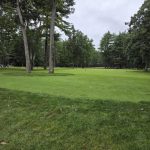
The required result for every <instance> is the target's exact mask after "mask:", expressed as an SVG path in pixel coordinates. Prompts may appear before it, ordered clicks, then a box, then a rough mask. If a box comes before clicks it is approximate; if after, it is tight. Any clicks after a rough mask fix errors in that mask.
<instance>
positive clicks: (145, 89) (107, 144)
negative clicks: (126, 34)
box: [0, 68, 150, 150]
mask: <svg viewBox="0 0 150 150" xmlns="http://www.w3.org/2000/svg"><path fill="white" fill-rule="evenodd" d="M0 149H2V150H49V149H50V150H80V149H81V150H149V149H150V74H149V73H145V72H142V71H134V70H105V69H67V68H63V69H60V68H57V69H56V73H55V74H54V75H52V76H49V75H48V74H47V72H46V71H43V70H35V71H34V72H33V73H32V74H30V75H27V74H26V73H25V72H24V70H22V69H15V70H11V69H8V70H4V69H3V70H0Z"/></svg>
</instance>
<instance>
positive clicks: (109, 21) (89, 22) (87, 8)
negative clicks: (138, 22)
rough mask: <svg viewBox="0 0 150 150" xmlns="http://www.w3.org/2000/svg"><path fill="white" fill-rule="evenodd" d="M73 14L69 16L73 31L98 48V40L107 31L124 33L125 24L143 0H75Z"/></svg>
mask: <svg viewBox="0 0 150 150" xmlns="http://www.w3.org/2000/svg"><path fill="white" fill-rule="evenodd" d="M75 2H76V5H75V13H74V14H72V15H70V18H69V22H71V23H72V24H73V25H74V26H75V29H79V30H80V31H82V32H83V33H84V34H86V35H88V37H89V38H91V39H93V40H94V45H95V46H96V47H98V46H99V42H100V39H101V38H102V36H103V34H104V33H106V32H107V31H108V30H109V31H110V32H114V33H118V32H120V31H125V30H126V29H127V27H128V26H125V22H129V21H130V17H131V16H132V15H133V14H134V13H136V12H137V11H138V9H139V8H140V6H141V5H142V4H143V2H144V0H75Z"/></svg>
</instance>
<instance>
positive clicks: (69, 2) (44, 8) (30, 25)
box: [0, 0, 74, 73]
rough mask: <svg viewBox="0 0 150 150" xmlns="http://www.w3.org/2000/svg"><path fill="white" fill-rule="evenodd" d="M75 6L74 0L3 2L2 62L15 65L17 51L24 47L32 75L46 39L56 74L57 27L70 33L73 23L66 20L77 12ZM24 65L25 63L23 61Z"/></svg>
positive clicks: (0, 3) (47, 54)
mask: <svg viewBox="0 0 150 150" xmlns="http://www.w3.org/2000/svg"><path fill="white" fill-rule="evenodd" d="M73 6H74V0H57V1H56V0H44V1H41V0H1V1H0V14H1V18H0V28H1V29H0V32H1V39H0V60H1V61H2V63H3V64H7V63H8V61H9V63H10V62H12V59H15V57H16V55H15V52H16V51H17V49H16V48H19V46H20V48H19V49H18V50H19V51H20V52H21V51H23V50H22V48H23V49H24V56H25V65H26V71H27V72H28V73H30V72H31V70H32V69H33V66H34V59H35V57H36V56H35V55H36V52H35V51H36V50H37V49H38V48H37V47H38V46H41V44H42V40H43V39H45V41H46V42H45V51H44V52H45V55H44V56H45V57H46V58H45V61H48V66H49V73H53V72H54V40H55V39H54V37H55V27H56V26H57V27H58V28H60V29H61V30H62V31H64V32H65V33H66V34H67V33H68V32H69V30H70V24H69V23H68V22H66V21H65V20H64V18H67V17H68V15H69V14H71V13H73V12H74V8H73ZM21 37H22V40H21ZM18 42H19V43H18ZM22 43H23V45H24V46H23V47H22ZM18 44H20V45H18ZM48 44H49V45H48ZM14 56H15V57H14ZM47 57H48V60H47ZM22 63H23V64H24V62H23V61H22ZM46 63H47V62H46ZM46 63H45V64H46Z"/></svg>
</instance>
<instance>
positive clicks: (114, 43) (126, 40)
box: [100, 0, 150, 71]
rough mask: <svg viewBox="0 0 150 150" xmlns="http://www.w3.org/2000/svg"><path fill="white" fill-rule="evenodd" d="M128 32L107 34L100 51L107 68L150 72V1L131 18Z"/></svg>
mask: <svg viewBox="0 0 150 150" xmlns="http://www.w3.org/2000/svg"><path fill="white" fill-rule="evenodd" d="M126 24H127V25H129V29H128V32H123V33H119V34H118V35H116V34H113V33H110V32H107V33H106V34H105V35H104V36H103V38H102V40H101V42H100V51H101V52H102V55H103V61H104V66H105V67H110V68H114V67H115V68H140V69H145V71H148V68H149V65H150V42H149V41H150V1H149V0H145V1H144V4H143V5H142V6H141V8H140V9H139V11H138V12H137V13H136V14H135V15H134V16H132V17H131V21H130V22H129V23H126Z"/></svg>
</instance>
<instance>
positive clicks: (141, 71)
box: [127, 69, 150, 74]
mask: <svg viewBox="0 0 150 150" xmlns="http://www.w3.org/2000/svg"><path fill="white" fill-rule="evenodd" d="M127 72H132V73H141V74H150V71H147V72H146V71H144V70H137V69H135V70H133V69H132V70H127Z"/></svg>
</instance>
